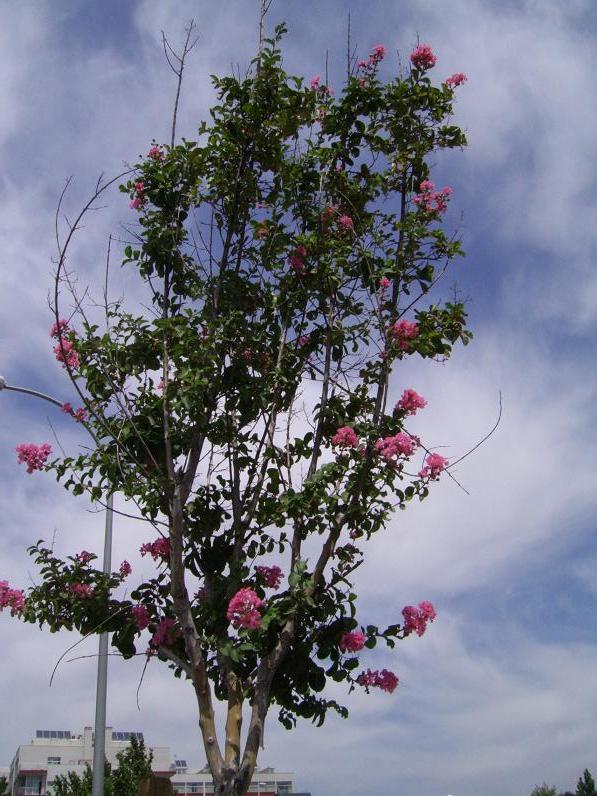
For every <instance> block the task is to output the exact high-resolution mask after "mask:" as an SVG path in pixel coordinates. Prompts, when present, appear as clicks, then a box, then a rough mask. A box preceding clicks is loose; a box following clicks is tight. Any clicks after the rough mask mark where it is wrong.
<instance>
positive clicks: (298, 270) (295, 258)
mask: <svg viewBox="0 0 597 796" xmlns="http://www.w3.org/2000/svg"><path fill="white" fill-rule="evenodd" d="M306 256H307V250H306V249H305V247H304V246H297V247H296V249H295V250H294V251H293V252H292V254H290V255H289V256H288V262H289V263H290V267H291V268H292V269H293V270H294V272H295V274H296V275H297V276H303V274H304V273H305V271H306V270H307V266H306V265H305V257H306Z"/></svg>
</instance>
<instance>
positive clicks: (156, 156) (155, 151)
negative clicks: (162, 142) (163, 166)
mask: <svg viewBox="0 0 597 796" xmlns="http://www.w3.org/2000/svg"><path fill="white" fill-rule="evenodd" d="M147 157H148V158H149V159H150V160H163V159H164V153H163V152H162V150H161V149H160V147H159V146H158V145H157V144H154V145H153V146H152V147H151V149H150V150H149V152H148V153H147Z"/></svg>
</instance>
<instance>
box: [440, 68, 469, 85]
mask: <svg viewBox="0 0 597 796" xmlns="http://www.w3.org/2000/svg"><path fill="white" fill-rule="evenodd" d="M467 80H468V77H467V76H466V75H465V74H464V72H454V74H453V75H450V77H447V78H446V79H445V80H444V84H445V85H446V86H448V88H456V86H461V85H462V84H463V83H466V81H467Z"/></svg>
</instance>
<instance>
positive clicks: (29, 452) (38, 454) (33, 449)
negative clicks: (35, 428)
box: [16, 442, 52, 474]
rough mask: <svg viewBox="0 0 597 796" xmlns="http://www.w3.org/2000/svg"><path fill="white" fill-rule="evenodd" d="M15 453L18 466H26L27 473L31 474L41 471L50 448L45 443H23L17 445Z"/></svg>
mask: <svg viewBox="0 0 597 796" xmlns="http://www.w3.org/2000/svg"><path fill="white" fill-rule="evenodd" d="M16 452H17V460H18V462H19V464H26V465H27V472H28V473H29V474H31V473H33V472H34V471H35V470H43V468H44V466H45V463H46V460H47V458H48V456H49V455H50V454H51V453H52V446H51V445H49V444H48V443H47V442H44V443H43V444H42V445H35V444H34V443H33V442H23V443H22V444H21V445H17V447H16Z"/></svg>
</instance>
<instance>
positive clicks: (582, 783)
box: [576, 768, 597, 796]
mask: <svg viewBox="0 0 597 796" xmlns="http://www.w3.org/2000/svg"><path fill="white" fill-rule="evenodd" d="M596 793H597V791H596V790H595V780H594V779H593V777H592V776H591V772H590V771H589V769H588V768H585V770H584V773H583V775H582V777H580V779H579V780H578V783H577V785H576V796H595V794H596Z"/></svg>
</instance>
